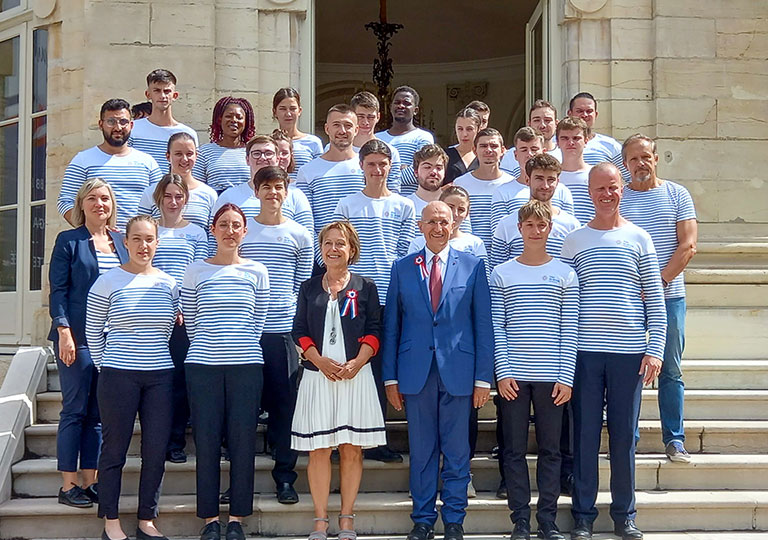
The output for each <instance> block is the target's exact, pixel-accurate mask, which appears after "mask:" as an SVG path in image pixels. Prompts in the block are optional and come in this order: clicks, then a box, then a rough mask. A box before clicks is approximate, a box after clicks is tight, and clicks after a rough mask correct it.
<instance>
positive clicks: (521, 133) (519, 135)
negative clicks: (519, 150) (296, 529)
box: [512, 126, 544, 146]
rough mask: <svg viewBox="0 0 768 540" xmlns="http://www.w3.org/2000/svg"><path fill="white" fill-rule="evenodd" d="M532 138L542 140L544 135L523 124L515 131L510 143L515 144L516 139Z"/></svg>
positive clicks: (529, 140)
mask: <svg viewBox="0 0 768 540" xmlns="http://www.w3.org/2000/svg"><path fill="white" fill-rule="evenodd" d="M534 139H541V140H544V135H542V134H541V132H539V130H538V129H534V128H532V127H530V126H523V127H521V128H520V129H518V130H517V131H516V132H515V136H514V137H513V138H512V144H513V145H514V146H517V141H523V142H531V141H532V140H534Z"/></svg>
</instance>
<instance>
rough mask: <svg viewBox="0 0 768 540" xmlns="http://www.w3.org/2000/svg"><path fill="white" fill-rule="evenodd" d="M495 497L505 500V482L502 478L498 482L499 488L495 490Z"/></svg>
mask: <svg viewBox="0 0 768 540" xmlns="http://www.w3.org/2000/svg"><path fill="white" fill-rule="evenodd" d="M496 498H497V499H503V500H505V501H506V500H507V484H505V483H504V481H503V480H502V481H501V482H499V489H497V490H496Z"/></svg>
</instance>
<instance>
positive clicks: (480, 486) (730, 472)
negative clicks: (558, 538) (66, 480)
mask: <svg viewBox="0 0 768 540" xmlns="http://www.w3.org/2000/svg"><path fill="white" fill-rule="evenodd" d="M536 463H537V459H536V456H535V455H529V456H528V471H529V479H530V482H531V486H534V489H535V486H536ZM195 464H196V461H195V457H194V456H190V457H189V459H188V461H187V463H179V464H175V463H166V467H165V478H164V479H163V494H164V495H191V494H194V493H195ZM273 464H274V462H273V461H272V460H271V459H269V458H268V457H267V456H264V455H260V456H257V458H256V472H255V475H254V479H255V483H254V490H255V491H256V492H257V493H264V494H268V493H271V492H273V491H274V487H275V484H274V481H273V480H272V476H271V471H272V466H273ZM140 466H141V460H140V459H139V458H138V457H130V458H128V460H127V462H126V465H125V468H124V470H123V485H122V493H123V495H135V494H136V493H137V489H138V482H139V471H140ZM306 468H307V458H306V457H304V456H302V457H300V458H299V462H298V464H297V467H296V471H297V472H298V480H297V481H296V489H297V490H298V491H299V492H301V493H308V492H309V487H308V485H307V475H306ZM609 468H610V462H609V461H608V460H607V459H606V458H605V456H602V457H601V458H600V485H601V489H603V490H607V489H608V486H609ZM228 471H229V462H226V461H224V462H222V477H221V478H222V480H221V485H222V486H227V485H229V472H228ZM12 473H13V490H14V496H17V497H50V496H51V495H52V494H56V493H57V492H58V489H59V487H60V486H61V474H60V473H59V472H58V471H57V470H56V460H55V459H52V458H43V459H27V460H23V461H20V462H18V463H16V464H15V465H14V466H13V470H12ZM472 474H473V484H474V486H475V489H477V490H478V491H495V490H496V488H497V487H498V485H499V471H498V461H497V460H495V459H493V458H491V457H490V456H489V455H483V456H477V457H475V458H474V459H473V460H472ZM766 478H768V455H716V454H694V455H693V462H692V463H691V464H681V463H672V462H671V461H669V460H668V459H667V458H666V456H664V455H663V454H651V455H643V454H641V455H638V456H637V459H636V477H635V485H636V487H637V489H643V490H701V489H703V490H717V489H730V490H739V489H742V490H743V489H763V488H765V486H766V484H765V479H766ZM331 489H332V490H333V491H334V492H338V489H339V483H338V467H337V466H334V474H333V480H332V488H331ZM405 491H408V455H405V456H404V461H403V463H380V462H378V461H371V460H366V461H365V472H364V474H363V481H362V484H361V486H360V492H361V493H375V492H405Z"/></svg>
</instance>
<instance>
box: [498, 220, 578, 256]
mask: <svg viewBox="0 0 768 540" xmlns="http://www.w3.org/2000/svg"><path fill="white" fill-rule="evenodd" d="M518 221H519V220H518V217H517V216H516V215H512V216H507V217H505V218H504V219H502V220H501V221H500V222H499V226H498V227H496V230H495V231H494V232H493V243H492V244H491V256H490V265H491V268H495V267H496V266H498V265H500V264H502V263H505V262H507V261H509V260H511V259H513V258H515V257H518V256H520V255H522V253H523V237H522V236H520V229H518V227H517V224H518ZM579 227H581V224H580V223H579V220H577V219H576V218H575V217H573V216H572V215H571V214H569V213H567V212H564V211H562V210H560V212H558V213H557V214H555V215H553V216H552V230H551V231H550V233H549V237H548V238H547V253H548V254H549V255H551V256H552V257H555V258H558V259H559V258H560V252H561V250H562V249H563V241H564V240H565V237H566V236H568V234H569V233H570V232H571V231H575V230H576V229H578V228H579Z"/></svg>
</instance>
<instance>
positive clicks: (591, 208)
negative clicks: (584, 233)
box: [560, 167, 595, 225]
mask: <svg viewBox="0 0 768 540" xmlns="http://www.w3.org/2000/svg"><path fill="white" fill-rule="evenodd" d="M591 169H592V167H590V168H589V169H588V170H586V171H573V172H570V171H563V172H561V173H560V185H563V186H566V187H567V188H568V189H569V190H570V191H571V195H573V215H574V216H576V219H578V220H579V223H581V224H582V225H586V224H587V223H589V222H590V220H591V219H592V218H593V217H595V205H594V204H592V198H591V197H590V196H589V171H590V170H591Z"/></svg>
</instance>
